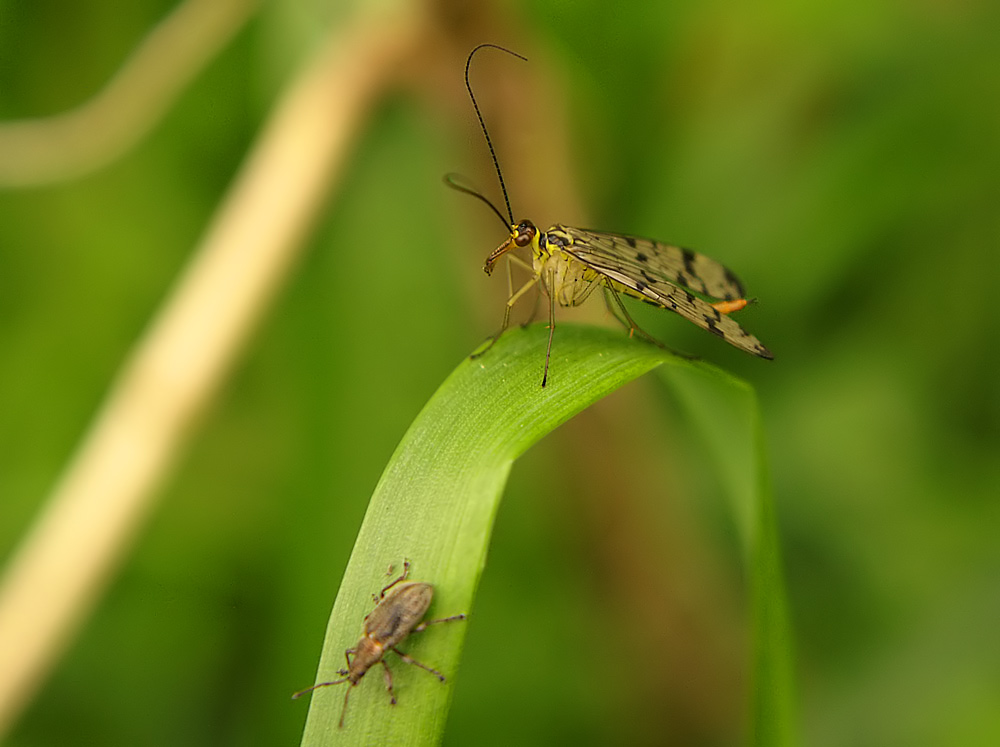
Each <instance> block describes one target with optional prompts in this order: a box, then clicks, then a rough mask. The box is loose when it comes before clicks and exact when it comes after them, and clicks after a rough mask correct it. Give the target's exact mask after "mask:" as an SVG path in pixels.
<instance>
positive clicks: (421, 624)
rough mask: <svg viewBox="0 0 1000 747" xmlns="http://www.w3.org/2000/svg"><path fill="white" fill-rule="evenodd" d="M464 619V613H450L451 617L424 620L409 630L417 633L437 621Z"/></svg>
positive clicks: (446, 621) (435, 623)
mask: <svg viewBox="0 0 1000 747" xmlns="http://www.w3.org/2000/svg"><path fill="white" fill-rule="evenodd" d="M464 619H465V615H452V616H451V617H442V618H441V619H440V620H425V621H424V622H422V623H420V624H419V625H418V626H417V627H415V628H414V629H413V630H411V631H410V632H411V633H419V632H420V631H421V630H426V628H427V626H428V625H437V624H438V623H450V622H458V621H459V620H464ZM397 653H399V652H397Z"/></svg>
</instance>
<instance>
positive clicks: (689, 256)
mask: <svg viewBox="0 0 1000 747" xmlns="http://www.w3.org/2000/svg"><path fill="white" fill-rule="evenodd" d="M694 256H695V255H694V252H692V251H691V250H690V249H684V248H683V247H682V248H681V257H682V259H683V260H684V269H685V270H687V274H688V275H694V276H695V277H697V275H698V271H697V270H696V269H695V267H694ZM683 284H684V285H687V283H683Z"/></svg>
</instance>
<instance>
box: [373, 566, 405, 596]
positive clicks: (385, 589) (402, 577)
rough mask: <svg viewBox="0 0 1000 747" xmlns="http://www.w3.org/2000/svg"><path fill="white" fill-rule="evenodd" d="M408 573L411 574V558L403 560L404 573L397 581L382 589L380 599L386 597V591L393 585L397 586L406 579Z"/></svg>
mask: <svg viewBox="0 0 1000 747" xmlns="http://www.w3.org/2000/svg"><path fill="white" fill-rule="evenodd" d="M408 575H410V561H409V560H404V561H403V575H402V576H400V577H399V578H397V579H396V580H395V581H393V582H392V583H391V584H389V585H388V586H386V587H385V588H384V589H382V591H381V593H379V595H378V596H379V599H384V598H385V593H386V592H387V591H389V589H391V588H392V587H393V586H395V585H396V584H398V583H399V582H400V581H404V580H406V577H407V576H408Z"/></svg>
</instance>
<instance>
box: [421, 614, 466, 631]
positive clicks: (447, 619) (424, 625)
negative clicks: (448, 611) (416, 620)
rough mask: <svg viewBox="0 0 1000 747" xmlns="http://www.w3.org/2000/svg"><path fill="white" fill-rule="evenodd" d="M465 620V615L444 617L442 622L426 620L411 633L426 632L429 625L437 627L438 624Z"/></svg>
mask: <svg viewBox="0 0 1000 747" xmlns="http://www.w3.org/2000/svg"><path fill="white" fill-rule="evenodd" d="M464 619H465V615H452V616H451V617H442V618H441V619H440V620H425V621H424V622H422V623H420V624H419V625H418V626H417V627H415V628H414V629H413V630H411V631H410V632H411V633H419V632H420V631H421V630H426V628H427V626H428V625H437V624H438V623H450V622H458V621H459V620H464Z"/></svg>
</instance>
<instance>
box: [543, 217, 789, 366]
mask: <svg viewBox="0 0 1000 747" xmlns="http://www.w3.org/2000/svg"><path fill="white" fill-rule="evenodd" d="M558 228H559V229H561V230H562V231H564V232H565V234H566V235H568V236H569V238H570V239H571V243H570V245H569V246H566V247H565V248H564V251H567V252H568V253H570V254H572V255H573V257H575V258H576V259H578V260H579V261H580V262H582V263H584V264H585V265H587V266H588V267H590V268H592V269H593V270H595V271H596V272H599V273H600V274H601V275H603V276H605V277H607V278H608V279H609V280H611V281H612V282H613V283H614V285H615V287H616V288H617V289H619V290H622V291H624V292H625V293H627V294H628V295H630V296H635V297H636V298H640V299H642V300H644V301H647V302H648V303H652V304H653V305H655V306H659V307H661V308H665V309H670V310H671V311H676V312H677V313H678V314H680V315H681V316H683V317H684V318H685V319H687V320H689V321H691V322H694V323H695V324H697V325H698V326H699V327H701V328H702V329H706V330H708V331H709V332H711V333H713V334H715V335H718V336H719V337H721V338H722V339H724V340H725V341H726V342H728V343H729V344H730V345H733V346H735V347H737V348H739V349H740V350H744V351H746V352H747V353H750V354H751V355H757V356H760V357H761V358H767V359H771V358H773V357H774V356H773V355H772V354H771V351H769V350H768V349H767V348H766V347H764V345H763V344H762V343H761V341H760V340H758V339H757V338H756V337H754V336H753V335H751V334H750V333H749V332H747V331H746V330H745V329H743V327H741V326H740V325H739V324H738V323H737V322H736V321H734V320H733V319H732V318H730V317H729V316H727V315H726V314H723V313H722V312H720V311H719V310H718V309H716V308H714V307H713V306H712V305H711V304H709V303H707V302H705V301H703V300H702V299H700V298H698V296H696V295H694V293H691V292H690V291H689V290H686V289H685V288H681V287H678V286H679V285H684V286H686V287H687V288H690V289H691V290H693V291H696V292H698V293H703V294H705V295H706V296H710V297H712V298H720V299H724V300H733V299H736V298H742V297H743V286H742V284H741V283H740V281H739V280H738V279H737V278H736V276H735V275H733V274H732V273H731V272H730V271H729V270H728V269H726V268H725V267H724V266H723V265H720V264H719V263H718V262H716V261H715V260H713V259H709V258H708V257H706V256H704V255H703V254H698V253H696V252H692V251H690V250H687V249H681V248H679V247H676V246H670V245H668V244H661V243H659V242H657V241H651V240H649V239H639V238H634V237H632V236H622V235H619V234H610V233H598V232H596V231H583V230H580V229H576V228H567V227H565V226H559V227H558Z"/></svg>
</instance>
